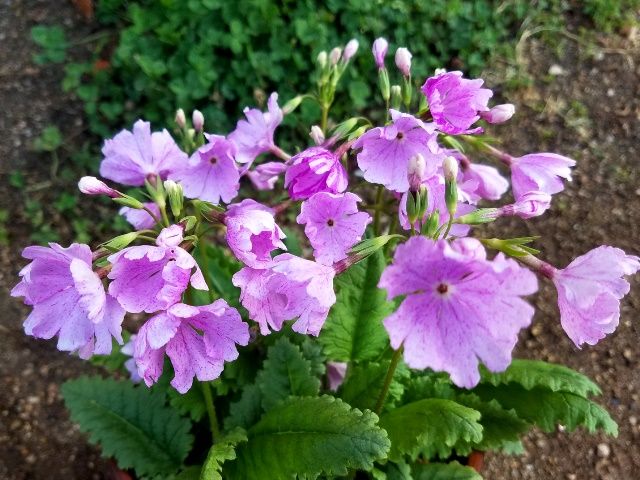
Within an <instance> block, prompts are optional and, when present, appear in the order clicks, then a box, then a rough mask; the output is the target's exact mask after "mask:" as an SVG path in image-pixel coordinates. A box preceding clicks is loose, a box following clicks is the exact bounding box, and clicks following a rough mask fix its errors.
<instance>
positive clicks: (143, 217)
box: [118, 202, 160, 230]
mask: <svg viewBox="0 0 640 480" xmlns="http://www.w3.org/2000/svg"><path fill="white" fill-rule="evenodd" d="M143 205H144V206H145V207H147V208H148V209H149V210H151V211H152V212H153V214H154V215H155V216H156V217H157V218H160V209H159V208H158V205H156V204H155V203H154V202H144V203H143ZM118 213H119V214H120V215H122V216H123V217H124V218H125V220H126V221H127V222H129V223H130V224H131V225H132V226H133V228H135V229H136V230H149V229H152V228H153V227H154V226H155V225H156V221H155V220H154V219H153V217H152V216H151V215H149V212H147V211H146V210H141V209H138V208H129V207H122V208H121V209H120V210H119V211H118Z"/></svg>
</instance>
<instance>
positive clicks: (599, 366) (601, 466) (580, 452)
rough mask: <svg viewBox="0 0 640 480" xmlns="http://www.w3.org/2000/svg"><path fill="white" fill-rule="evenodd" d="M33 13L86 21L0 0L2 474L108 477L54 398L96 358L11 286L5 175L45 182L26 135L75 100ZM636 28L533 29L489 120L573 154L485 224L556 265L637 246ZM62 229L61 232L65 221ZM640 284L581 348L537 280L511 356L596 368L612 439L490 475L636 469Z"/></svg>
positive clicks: (580, 475)
mask: <svg viewBox="0 0 640 480" xmlns="http://www.w3.org/2000/svg"><path fill="white" fill-rule="evenodd" d="M38 23H45V24H56V23H63V24H64V25H66V26H67V27H68V31H69V32H70V36H71V37H72V38H73V37H75V38H81V37H82V36H83V34H84V33H86V31H85V30H86V28H87V27H86V26H85V25H84V23H83V21H82V20H81V18H80V17H79V16H78V15H77V14H76V13H75V11H74V10H73V9H72V7H71V6H70V5H69V4H67V3H66V2H50V1H45V0H42V1H34V0H31V1H27V0H5V1H2V2H0V105H1V106H2V114H1V115H0V130H1V131H2V132H3V135H2V137H1V138H0V209H8V210H10V211H11V217H10V222H9V223H8V227H9V231H10V241H11V244H10V248H5V247H0V311H2V312H3V313H4V318H5V320H4V321H3V322H2V324H1V325H0V333H1V334H2V337H3V343H2V349H1V350H0V352H1V353H0V478H2V479H7V480H18V479H20V480H22V479H34V480H40V479H47V480H56V479H65V480H68V479H79V480H80V479H82V480H84V479H89V478H110V476H111V473H110V471H111V467H110V466H109V464H108V463H107V462H106V461H104V460H102V459H100V457H99V454H98V451H97V450H96V449H95V448H92V447H90V446H88V445H87V443H86V437H85V436H83V435H82V434H80V433H79V432H78V430H77V428H76V427H74V426H73V425H72V424H71V423H70V422H69V420H68V415H67V413H66V411H65V409H64V407H63V404H62V401H61V399H60V396H59V385H60V384H61V383H62V382H63V381H64V380H66V379H68V378H72V377H75V376H77V375H78V374H80V373H82V372H87V371H90V370H91V367H90V366H88V365H87V363H86V362H81V361H79V360H77V359H75V358H72V357H69V356H68V355H65V354H62V353H60V352H58V351H56V349H55V345H54V344H53V343H52V342H43V341H36V340H33V339H31V338H28V337H26V336H25V335H24V334H23V333H22V330H21V322H22V319H23V318H24V316H25V314H26V309H24V308H22V306H21V305H20V304H19V302H18V301H17V300H15V299H12V298H11V297H9V295H8V290H9V289H10V288H11V286H12V285H13V284H14V283H15V282H16V274H17V272H18V270H19V269H20V267H21V266H22V265H23V264H24V262H23V261H22V260H21V259H20V257H19V252H20V251H21V250H22V248H24V247H25V246H26V245H27V244H29V243H30V242H29V238H28V232H29V224H28V219H26V218H25V216H24V214H23V212H22V207H21V205H23V203H24V199H25V195H26V193H25V192H24V191H17V190H16V189H14V188H12V187H10V186H9V185H8V181H7V179H8V177H7V176H8V174H9V173H10V172H12V171H14V170H16V169H19V170H20V171H22V172H23V173H24V174H25V177H26V180H27V186H28V187H29V186H31V187H33V186H37V185H40V184H41V183H42V182H46V181H49V180H50V179H49V178H48V168H43V161H44V160H43V157H42V156H40V155H37V154H34V153H32V152H30V151H29V148H28V147H29V145H30V143H31V141H32V140H33V138H34V137H35V136H36V135H37V134H38V133H39V132H40V131H41V129H42V128H43V127H44V126H46V125H48V124H50V123H57V124H58V125H59V127H60V128H61V130H62V131H63V132H66V133H69V132H70V131H73V130H74V129H75V130H76V131H78V130H79V129H82V120H81V118H82V116H81V114H80V107H79V105H78V104H77V103H76V102H73V101H72V100H71V99H70V98H68V97H67V96H65V95H63V94H62V93H61V92H60V88H59V82H60V78H61V75H62V68H61V67H60V66H46V67H37V66H35V65H33V64H32V62H31V55H32V53H33V51H34V47H33V45H32V44H31V42H30V39H29V29H30V28H31V26H33V25H35V24H38ZM635 35H636V34H635V33H634V32H631V33H630V34H629V35H627V36H626V37H625V38H621V37H617V36H609V37H606V38H603V39H602V41H601V45H600V46H601V47H603V48H604V50H603V51H600V52H599V53H598V52H596V53H595V55H591V54H588V52H592V49H588V48H584V45H582V44H579V43H576V42H575V41H574V40H571V39H565V41H563V42H562V44H561V46H560V48H559V49H552V48H550V47H549V45H548V44H543V43H541V42H538V41H535V40H534V41H529V42H528V43H527V45H525V48H524V55H523V58H525V59H526V60H527V62H528V70H529V73H530V75H531V76H532V78H533V80H534V82H533V85H532V86H531V87H530V88H526V89H518V90H517V91H509V92H503V96H504V97H506V99H507V100H509V101H511V102H513V103H515V104H516V105H517V107H518V114H517V115H516V117H515V118H514V119H513V121H511V122H510V123H509V124H508V125H506V126H502V127H500V128H496V129H494V132H495V133H496V134H498V135H500V137H501V138H503V139H504V140H505V142H504V146H505V148H506V149H507V150H508V151H510V152H511V153H513V154H522V153H527V152H534V151H554V152H559V153H563V154H565V155H568V156H571V157H573V158H575V159H576V160H578V166H577V168H576V171H575V179H574V181H573V183H572V184H570V185H569V186H568V188H567V191H566V192H565V193H563V194H561V195H558V196H557V197H556V198H555V199H554V200H555V201H554V205H553V209H552V210H551V212H549V213H548V214H547V215H545V216H544V217H542V218H540V219H537V220H535V221H529V222H527V223H524V222H519V221H513V222H506V223H502V224H501V225H499V227H500V229H498V228H493V229H492V233H495V234H496V235H498V234H499V235H500V236H503V237H509V236H521V235H529V234H531V235H536V234H537V235H543V238H542V239H540V241H539V242H537V246H538V247H539V248H540V249H541V250H542V251H543V255H544V258H546V259H547V260H549V261H550V262H552V263H554V264H556V265H559V266H564V265H566V264H567V263H568V262H569V261H570V260H571V259H572V258H573V257H575V256H577V255H580V254H583V253H585V252H587V251H588V250H589V249H591V248H593V247H595V246H597V245H600V244H603V243H605V244H610V245H615V246H619V247H621V248H623V249H625V250H626V251H627V252H630V253H635V254H637V253H639V251H640V248H639V247H638V245H637V241H638V239H640V208H639V207H640V182H639V181H638V180H639V175H640V174H639V173H638V168H637V166H638V153H639V152H638V147H639V146H640V145H639V141H638V138H640V123H639V120H640V95H639V94H640V82H639V80H640V68H639V65H640V50H639V48H638V38H637V36H635ZM552 65H558V66H560V67H561V69H560V73H561V74H560V75H549V71H550V67H551V66H552ZM552 71H554V72H556V73H557V71H558V68H556V67H554V68H553V69H552ZM502 78H503V76H495V78H490V79H489V80H488V84H489V85H490V86H495V85H497V84H498V83H499V82H498V80H501V79H502ZM56 188H60V187H59V186H57V185H56V184H52V185H51V186H50V187H49V188H44V189H39V190H35V191H33V192H30V193H29V195H32V196H34V195H35V196H37V197H38V198H39V199H40V201H41V202H42V203H43V204H45V205H46V204H47V202H49V203H50V201H51V199H52V194H53V191H54V190H55V189H56ZM47 212H49V211H48V210H47ZM50 213H51V214H54V212H53V211H51V212H50ZM61 222H62V221H61ZM60 227H61V229H62V231H63V235H62V237H63V240H65V241H68V240H69V239H70V238H69V234H68V233H64V232H68V230H69V228H68V225H65V224H64V223H62V224H61V225H60ZM638 283H639V282H637V281H635V282H634V285H633V286H632V293H631V294H630V295H629V296H628V297H627V298H626V299H625V300H624V302H623V305H622V318H621V325H620V328H619V329H618V331H617V332H616V333H615V334H613V335H611V336H610V337H609V338H607V339H605V340H604V341H602V342H601V343H600V344H599V345H598V346H597V347H595V348H585V349H583V350H577V349H576V348H575V347H574V346H572V344H571V342H570V341H569V340H568V339H567V338H566V336H565V335H564V334H563V332H562V331H561V329H560V326H559V323H558V314H557V310H556V306H555V292H554V291H553V288H551V287H550V286H549V285H546V284H545V285H543V287H542V291H541V293H540V294H539V295H538V297H537V299H536V304H537V307H538V314H537V315H536V319H535V322H534V325H533V327H532V329H531V330H530V331H529V332H527V333H525V334H523V336H522V341H521V343H520V346H519V347H518V352H517V356H520V357H527V358H539V359H544V360H548V361H555V362H562V363H565V364H567V365H569V366H571V367H572V368H575V369H577V370H579V371H581V372H584V373H585V374H587V375H589V376H591V377H592V378H594V379H595V380H596V381H597V382H598V383H599V384H600V385H601V386H602V390H603V395H602V397H601V398H600V402H601V403H602V404H603V405H604V406H606V408H607V409H609V411H610V412H611V413H612V415H613V416H614V418H615V419H616V420H617V421H618V423H619V425H620V435H619V437H618V438H617V439H612V438H606V437H601V436H591V435H587V434H585V433H584V432H575V433H573V434H566V433H563V432H561V431H559V432H557V433H555V434H549V435H547V434H541V433H538V432H534V433H533V434H531V435H529V436H528V437H527V439H526V440H525V446H526V448H527V453H526V454H525V455H524V456H522V457H507V456H503V455H498V454H490V455H488V456H487V459H486V471H485V478H487V479H495V480H512V479H550V478H555V479H566V480H582V479H611V480H633V479H636V478H638V471H640V425H638V421H639V419H640V401H639V395H640V375H639V374H638V365H639V364H638V360H639V359H640V351H639V350H638V347H637V344H638V334H639V333H640V327H639V326H638V323H637V321H636V317H637V315H638V312H639V310H640V289H639V288H638V287H640V285H639V284H638Z"/></svg>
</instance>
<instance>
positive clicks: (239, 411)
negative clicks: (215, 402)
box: [224, 385, 262, 430]
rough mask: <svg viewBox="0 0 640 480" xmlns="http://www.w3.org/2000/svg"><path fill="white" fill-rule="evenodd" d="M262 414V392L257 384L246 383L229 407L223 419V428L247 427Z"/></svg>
mask: <svg viewBox="0 0 640 480" xmlns="http://www.w3.org/2000/svg"><path fill="white" fill-rule="evenodd" d="M261 414H262V393H260V389H259V388H258V386H257V385H247V386H246V387H245V388H244V390H242V395H241V396H240V399H239V400H238V401H237V402H233V403H232V404H231V406H230V407H229V416H228V417H227V418H226V419H225V420H224V428H225V429H227V430H231V429H232V428H235V427H243V428H245V429H246V428H249V427H251V426H252V425H255V423H256V422H257V421H258V420H259V419H260V415H261Z"/></svg>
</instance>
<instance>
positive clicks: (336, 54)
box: [329, 47, 342, 65]
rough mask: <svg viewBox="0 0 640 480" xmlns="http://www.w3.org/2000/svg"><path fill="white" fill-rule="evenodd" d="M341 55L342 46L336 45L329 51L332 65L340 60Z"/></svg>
mask: <svg viewBox="0 0 640 480" xmlns="http://www.w3.org/2000/svg"><path fill="white" fill-rule="evenodd" d="M341 56H342V49H341V48H340V47H335V48H334V49H333V50H331V52H330V53H329V62H331V65H337V64H338V62H339V61H340V57H341Z"/></svg>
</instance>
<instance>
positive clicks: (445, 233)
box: [442, 214, 453, 240]
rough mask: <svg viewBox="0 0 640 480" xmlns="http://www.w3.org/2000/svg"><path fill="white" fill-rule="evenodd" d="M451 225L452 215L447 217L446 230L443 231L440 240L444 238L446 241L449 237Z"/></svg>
mask: <svg viewBox="0 0 640 480" xmlns="http://www.w3.org/2000/svg"><path fill="white" fill-rule="evenodd" d="M452 225H453V215H451V214H450V215H449V221H448V222H447V228H446V229H445V231H444V235H442V238H444V239H445V240H446V238H447V236H448V235H449V231H450V230H451V226H452Z"/></svg>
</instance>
